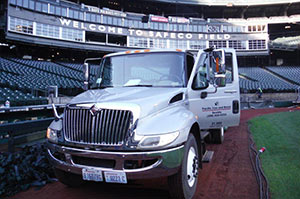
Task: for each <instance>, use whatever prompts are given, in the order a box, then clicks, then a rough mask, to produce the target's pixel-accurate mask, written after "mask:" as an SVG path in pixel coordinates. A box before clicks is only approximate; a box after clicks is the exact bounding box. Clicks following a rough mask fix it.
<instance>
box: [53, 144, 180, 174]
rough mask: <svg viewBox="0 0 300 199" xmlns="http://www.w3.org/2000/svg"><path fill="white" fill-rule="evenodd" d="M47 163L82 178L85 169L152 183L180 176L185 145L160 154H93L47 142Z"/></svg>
mask: <svg viewBox="0 0 300 199" xmlns="http://www.w3.org/2000/svg"><path fill="white" fill-rule="evenodd" d="M47 146H48V159H49V161H50V163H51V164H52V165H53V166H54V167H55V168H57V169H60V170H63V171H66V172H70V173H74V174H79V175H81V174H82V169H83V168H98V169H101V170H102V171H104V172H105V171H124V172H125V173H126V176H127V179H149V178H156V177H164V176H170V175H173V174H175V173H177V172H178V170H179V168H180V166H181V163H182V159H183V154H184V145H182V146H179V147H175V148H171V149H166V150H159V151H145V152H111V151H94V150H85V149H78V148H71V147H67V146H60V145H57V144H53V143H50V142H48V143H47Z"/></svg>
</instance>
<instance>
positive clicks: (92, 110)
mask: <svg viewBox="0 0 300 199" xmlns="http://www.w3.org/2000/svg"><path fill="white" fill-rule="evenodd" d="M101 110H102V109H101V108H97V107H96V106H95V104H94V105H93V106H92V107H91V108H90V113H91V114H92V116H96V115H97V114H98V113H99V112H100V111H101Z"/></svg>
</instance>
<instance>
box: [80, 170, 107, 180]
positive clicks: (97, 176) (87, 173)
mask: <svg viewBox="0 0 300 199" xmlns="http://www.w3.org/2000/svg"><path fill="white" fill-rule="evenodd" d="M82 179H83V180H88V181H96V182H101V181H103V175H102V171H101V170H99V169H94V168H84V169H82Z"/></svg>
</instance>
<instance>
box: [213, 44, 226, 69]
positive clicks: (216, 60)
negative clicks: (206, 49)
mask: <svg viewBox="0 0 300 199" xmlns="http://www.w3.org/2000/svg"><path fill="white" fill-rule="evenodd" d="M212 69H213V72H214V73H217V74H225V73H226V70H225V51H224V49H216V50H213V51H212Z"/></svg>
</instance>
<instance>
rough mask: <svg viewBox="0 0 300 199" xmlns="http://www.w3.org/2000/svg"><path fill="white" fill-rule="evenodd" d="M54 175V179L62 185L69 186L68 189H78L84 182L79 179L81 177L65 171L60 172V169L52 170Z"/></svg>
mask: <svg viewBox="0 0 300 199" xmlns="http://www.w3.org/2000/svg"><path fill="white" fill-rule="evenodd" d="M54 173H55V176H56V178H57V179H58V180H59V181H60V182H61V183H63V184H65V185H67V186H69V187H78V186H80V185H82V184H83V183H84V181H83V180H82V179H81V176H79V175H76V174H73V173H68V172H65V171H62V170H60V169H54Z"/></svg>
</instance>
